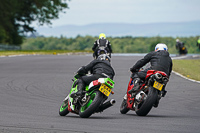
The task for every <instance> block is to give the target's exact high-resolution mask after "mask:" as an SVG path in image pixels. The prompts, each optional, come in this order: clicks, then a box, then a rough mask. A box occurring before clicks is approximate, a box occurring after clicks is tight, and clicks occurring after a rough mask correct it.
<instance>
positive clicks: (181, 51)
mask: <svg viewBox="0 0 200 133" xmlns="http://www.w3.org/2000/svg"><path fill="white" fill-rule="evenodd" d="M184 45H185V44H184V42H181V41H180V40H179V39H176V49H177V50H178V51H179V54H180V55H182V54H187V49H186V47H185V46H184Z"/></svg>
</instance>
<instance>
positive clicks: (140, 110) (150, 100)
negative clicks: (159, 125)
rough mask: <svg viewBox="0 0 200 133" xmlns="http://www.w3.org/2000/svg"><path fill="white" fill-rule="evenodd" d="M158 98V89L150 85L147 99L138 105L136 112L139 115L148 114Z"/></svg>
mask: <svg viewBox="0 0 200 133" xmlns="http://www.w3.org/2000/svg"><path fill="white" fill-rule="evenodd" d="M157 98H158V91H157V90H156V89H154V88H153V87H149V91H148V94H147V98H146V100H145V101H144V102H143V103H141V105H140V104H139V105H137V107H136V108H135V112H136V114H137V115H138V116H146V115H147V114H148V113H149V111H150V110H151V108H152V106H153V105H154V103H155V102H156V100H157Z"/></svg>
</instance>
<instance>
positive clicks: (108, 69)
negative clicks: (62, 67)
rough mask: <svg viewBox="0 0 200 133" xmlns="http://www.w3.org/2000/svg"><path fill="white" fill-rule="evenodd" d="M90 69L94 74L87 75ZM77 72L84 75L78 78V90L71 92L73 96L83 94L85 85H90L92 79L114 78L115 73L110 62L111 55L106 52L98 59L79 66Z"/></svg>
mask: <svg viewBox="0 0 200 133" xmlns="http://www.w3.org/2000/svg"><path fill="white" fill-rule="evenodd" d="M88 71H91V74H92V75H85V74H87V73H88ZM77 73H78V74H79V75H83V76H81V77H80V78H79V79H78V80H77V84H78V86H77V90H78V91H77V92H76V93H73V94H71V97H74V96H80V95H82V93H83V89H84V88H85V85H89V84H90V83H91V82H92V81H94V80H97V79H99V78H107V77H109V78H110V79H113V78H114V75H115V72H114V69H113V68H112V66H111V64H110V57H109V56H108V55H106V54H102V55H100V56H99V57H98V58H97V59H94V60H93V61H91V62H90V63H89V64H88V65H86V66H82V67H81V68H79V70H78V72H77Z"/></svg>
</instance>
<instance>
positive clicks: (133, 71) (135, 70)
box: [130, 67, 138, 73]
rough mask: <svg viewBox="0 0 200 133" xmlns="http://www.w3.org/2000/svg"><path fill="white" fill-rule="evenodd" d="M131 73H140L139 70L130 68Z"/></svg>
mask: <svg viewBox="0 0 200 133" xmlns="http://www.w3.org/2000/svg"><path fill="white" fill-rule="evenodd" d="M130 71H131V72H132V73H135V72H138V69H135V68H133V67H132V68H130Z"/></svg>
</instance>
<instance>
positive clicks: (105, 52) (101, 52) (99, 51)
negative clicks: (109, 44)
mask: <svg viewBox="0 0 200 133" xmlns="http://www.w3.org/2000/svg"><path fill="white" fill-rule="evenodd" d="M102 54H106V55H108V56H109V57H111V53H110V52H108V51H107V50H106V48H105V47H99V48H98V50H97V52H95V53H94V54H93V57H94V58H95V59H97V57H98V56H99V55H102Z"/></svg>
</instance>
